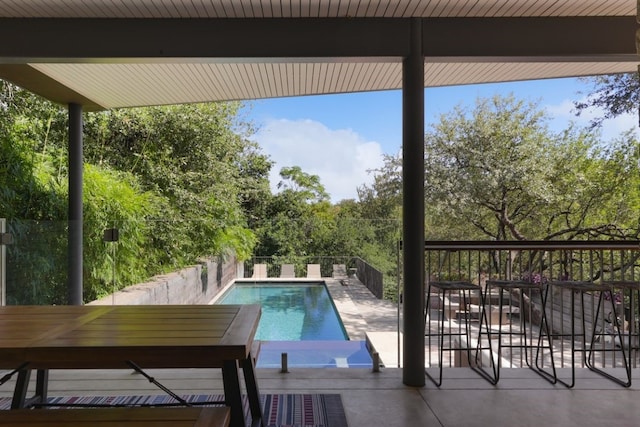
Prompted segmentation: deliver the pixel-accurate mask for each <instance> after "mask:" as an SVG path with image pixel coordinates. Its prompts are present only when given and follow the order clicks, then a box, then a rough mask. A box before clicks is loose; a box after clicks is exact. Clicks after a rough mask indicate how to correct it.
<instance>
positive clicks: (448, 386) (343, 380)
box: [0, 368, 640, 427]
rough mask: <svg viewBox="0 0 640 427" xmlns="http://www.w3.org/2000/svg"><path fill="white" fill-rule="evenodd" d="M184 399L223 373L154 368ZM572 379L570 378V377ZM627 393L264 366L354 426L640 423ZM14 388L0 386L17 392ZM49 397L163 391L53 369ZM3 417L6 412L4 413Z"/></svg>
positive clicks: (108, 375) (527, 376)
mask: <svg viewBox="0 0 640 427" xmlns="http://www.w3.org/2000/svg"><path fill="white" fill-rule="evenodd" d="M149 373H150V374H151V375H152V376H153V377H154V378H156V379H157V380H158V381H160V382H161V383H162V384H163V385H165V386H167V387H168V388H169V389H171V390H172V391H174V392H176V393H178V394H199V393H205V394H206V393H222V379H221V374H220V371H219V370H205V369H201V370H198V369H190V370H150V371H149ZM567 374H568V373H567ZM634 380H635V383H634V385H632V387H631V388H628V389H625V388H622V387H620V386H618V385H616V384H613V383H612V382H611V381H609V380H606V379H604V378H601V377H599V376H597V375H596V374H593V373H591V372H589V371H588V370H586V369H580V370H578V378H577V385H576V387H575V388H574V389H567V388H565V387H564V386H561V385H556V386H553V385H551V384H549V383H547V382H546V381H544V380H543V379H541V378H540V377H538V376H537V375H536V374H534V373H533V372H531V371H529V370H527V369H507V370H504V371H503V376H502V379H501V380H500V383H499V384H498V386H492V385H490V384H489V383H488V382H487V381H485V380H484V379H482V378H480V377H479V376H478V375H477V374H476V373H474V372H473V371H471V370H470V369H467V368H449V369H446V370H445V373H444V381H443V385H442V387H441V388H437V387H435V386H434V385H433V384H432V383H430V382H428V383H427V385H426V386H425V387H423V388H413V387H406V386H404V385H403V384H402V370H401V369H397V368H383V369H382V370H381V372H379V373H373V372H371V371H370V370H368V369H343V368H332V369H291V371H290V372H289V373H280V371H279V370H277V369H258V381H259V386H260V392H261V393H338V394H340V395H341V396H342V402H343V404H344V408H345V412H346V416H347V421H348V423H349V426H351V427H360V426H362V427H368V426H447V427H458V426H483V427H484V426H506V425H517V426H545V425H546V426H564V427H567V426H582V427H585V426H603V425H607V424H612V425H616V426H636V425H638V424H639V423H640V405H638V402H639V401H640V387H639V386H638V384H640V382H639V380H640V377H639V376H638V375H635V377H634ZM12 388H13V387H12V384H11V383H7V384H5V385H4V386H2V387H1V388H0V396H3V397H8V396H10V394H11V390H12ZM49 394H50V396H64V395H141V394H143V395H146V394H162V392H161V391H160V390H159V389H158V388H156V387H155V386H154V385H152V384H150V383H149V382H148V381H147V380H146V379H145V378H144V377H142V376H141V375H139V374H135V373H133V372H132V371H72V370H70V371H52V372H51V378H50V393H49ZM0 416H1V414H0Z"/></svg>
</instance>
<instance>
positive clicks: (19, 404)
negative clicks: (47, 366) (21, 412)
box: [11, 369, 31, 409]
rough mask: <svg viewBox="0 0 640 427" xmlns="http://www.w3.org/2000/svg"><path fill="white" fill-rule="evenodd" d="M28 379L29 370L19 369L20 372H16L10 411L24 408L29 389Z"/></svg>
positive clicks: (29, 376) (29, 377)
mask: <svg viewBox="0 0 640 427" xmlns="http://www.w3.org/2000/svg"><path fill="white" fill-rule="evenodd" d="M30 379H31V369H21V370H20V371H18V379H17V380H16V388H15V389H14V391H13V400H12V401H11V409H19V408H24V404H25V401H26V399H27V389H28V388H29V380H30Z"/></svg>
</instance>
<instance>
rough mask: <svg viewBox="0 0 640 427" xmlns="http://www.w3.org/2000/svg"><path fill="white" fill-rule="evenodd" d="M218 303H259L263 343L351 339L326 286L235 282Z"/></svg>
mask: <svg viewBox="0 0 640 427" xmlns="http://www.w3.org/2000/svg"><path fill="white" fill-rule="evenodd" d="M216 304H260V305H261V306H262V316H261V318H260V323H259V325H258V331H257V332H256V339H258V340H261V341H337V340H348V336H347V334H346V332H345V329H344V326H343V325H342V322H341V321H340V317H339V315H338V313H337V312H336V309H335V306H334V305H333V301H332V300H331V297H330V296H329V292H328V291H327V288H326V286H325V285H324V284H323V283H312V284H301V283H295V284H282V283H278V284H271V283H269V284H255V283H253V282H252V283H250V284H248V283H247V284H245V283H235V284H234V285H233V286H232V287H231V288H230V289H229V290H228V291H226V292H225V294H224V295H223V296H222V297H221V298H220V299H219V300H218V301H217V302H216Z"/></svg>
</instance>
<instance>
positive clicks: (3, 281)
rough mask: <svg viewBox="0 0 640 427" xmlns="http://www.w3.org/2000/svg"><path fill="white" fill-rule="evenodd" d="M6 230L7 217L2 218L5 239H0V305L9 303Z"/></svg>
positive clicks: (1, 224) (0, 228)
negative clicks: (5, 243)
mask: <svg viewBox="0 0 640 427" xmlns="http://www.w3.org/2000/svg"><path fill="white" fill-rule="evenodd" d="M5 232H6V219H5V218H0V235H1V236H2V237H3V241H0V305H7V296H6V294H7V273H6V268H7V261H6V257H7V251H6V249H5V247H4V246H5V245H4V233H5Z"/></svg>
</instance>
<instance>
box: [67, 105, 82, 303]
mask: <svg viewBox="0 0 640 427" xmlns="http://www.w3.org/2000/svg"><path fill="white" fill-rule="evenodd" d="M82 163H83V156H82V105H79V104H69V218H68V221H69V240H68V245H69V247H68V277H69V281H68V283H67V296H68V304H69V305H82V168H83V164H82Z"/></svg>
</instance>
